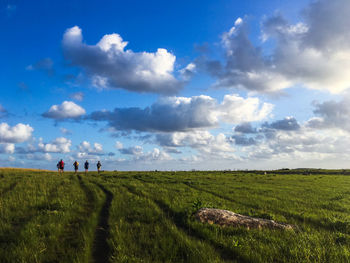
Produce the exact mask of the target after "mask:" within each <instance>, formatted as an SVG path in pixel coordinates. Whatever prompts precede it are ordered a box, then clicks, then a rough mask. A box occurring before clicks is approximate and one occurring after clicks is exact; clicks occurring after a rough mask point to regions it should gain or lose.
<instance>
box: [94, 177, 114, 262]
mask: <svg viewBox="0 0 350 263" xmlns="http://www.w3.org/2000/svg"><path fill="white" fill-rule="evenodd" d="M95 184H96V185H97V186H98V187H99V188H100V189H101V190H102V191H103V192H104V194H105V195H106V200H105V202H104V203H103V205H102V208H101V211H100V214H99V217H98V224H97V226H96V230H95V238H94V241H93V250H92V257H93V260H94V262H98V263H99V262H101V263H104V262H109V257H110V255H111V248H110V246H109V245H108V242H107V240H108V238H109V236H110V233H109V229H110V227H109V223H108V220H109V211H110V208H111V204H112V200H113V193H112V192H111V191H109V190H107V189H106V188H105V187H104V186H103V185H101V184H98V183H95Z"/></svg>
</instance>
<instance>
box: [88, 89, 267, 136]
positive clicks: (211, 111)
mask: <svg viewBox="0 0 350 263" xmlns="http://www.w3.org/2000/svg"><path fill="white" fill-rule="evenodd" d="M272 109H273V105H272V104H269V103H262V102H260V100H259V99H258V98H252V97H248V98H246V99H244V98H242V97H240V96H238V95H236V94H232V95H226V96H224V99H223V101H222V102H221V103H220V104H219V103H218V102H217V101H216V100H215V99H213V98H212V97H209V96H204V95H200V96H193V97H189V98H188V97H166V98H161V99H160V100H159V101H157V102H156V103H154V104H153V105H151V106H150V107H147V108H144V109H140V108H116V109H115V110H114V111H112V112H111V111H106V110H104V111H97V112H93V113H92V114H91V115H90V116H89V117H88V118H89V119H92V120H95V121H107V122H108V123H109V125H110V126H111V127H113V128H115V129H116V130H120V131H123V130H129V131H130V130H136V131H161V132H174V131H189V130H193V129H198V128H211V127H216V126H218V125H219V123H220V122H225V123H229V124H233V123H240V122H242V121H259V120H263V119H265V118H267V117H268V116H269V114H270V113H271V111H272Z"/></svg>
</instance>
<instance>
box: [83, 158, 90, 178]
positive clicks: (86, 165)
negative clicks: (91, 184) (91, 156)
mask: <svg viewBox="0 0 350 263" xmlns="http://www.w3.org/2000/svg"><path fill="white" fill-rule="evenodd" d="M84 168H85V175H86V174H87V172H88V170H89V162H88V160H86V162H85V163H84Z"/></svg>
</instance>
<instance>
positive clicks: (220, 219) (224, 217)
mask: <svg viewBox="0 0 350 263" xmlns="http://www.w3.org/2000/svg"><path fill="white" fill-rule="evenodd" d="M195 217H196V219H197V220H199V221H200V222H202V223H209V224H217V225H220V226H234V227H246V228H248V229H251V228H257V229H261V228H269V229H282V230H284V229H295V226H293V225H289V224H285V223H277V222H275V221H273V220H269V219H263V218H255V217H251V216H245V215H240V214H236V213H234V212H231V211H228V210H222V209H215V208H201V209H199V210H198V211H197V212H196V214H195Z"/></svg>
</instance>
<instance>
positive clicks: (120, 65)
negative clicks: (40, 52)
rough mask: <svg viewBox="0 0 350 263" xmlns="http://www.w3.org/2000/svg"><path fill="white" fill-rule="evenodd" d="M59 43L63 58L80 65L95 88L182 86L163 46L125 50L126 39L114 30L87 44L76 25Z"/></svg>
mask: <svg viewBox="0 0 350 263" xmlns="http://www.w3.org/2000/svg"><path fill="white" fill-rule="evenodd" d="M62 44H63V50H64V55H65V58H66V59H67V60H69V61H70V62H71V64H72V65H73V66H79V67H81V68H83V69H84V71H85V72H86V73H87V74H88V75H89V76H91V78H92V82H93V85H95V86H97V87H101V88H105V87H111V88H121V89H126V90H129V91H134V92H152V93H161V94H174V93H176V92H177V91H178V90H179V89H181V88H182V86H183V83H181V82H180V81H179V80H177V79H176V78H175V77H174V75H173V71H174V63H175V60H176V57H175V56H174V55H173V54H171V53H169V52H168V51H167V50H166V49H164V48H158V50H157V51H156V52H154V53H150V52H133V51H132V50H130V49H127V50H125V47H126V46H127V44H128V42H126V41H124V40H123V39H122V37H121V36H120V35H119V34H116V33H113V34H109V35H104V36H103V37H102V39H101V40H100V41H99V42H98V43H97V44H96V45H87V44H85V43H83V35H82V31H81V29H80V28H79V27H78V26H74V27H72V28H69V29H67V30H66V32H65V33H64V35H63V41H62Z"/></svg>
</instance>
